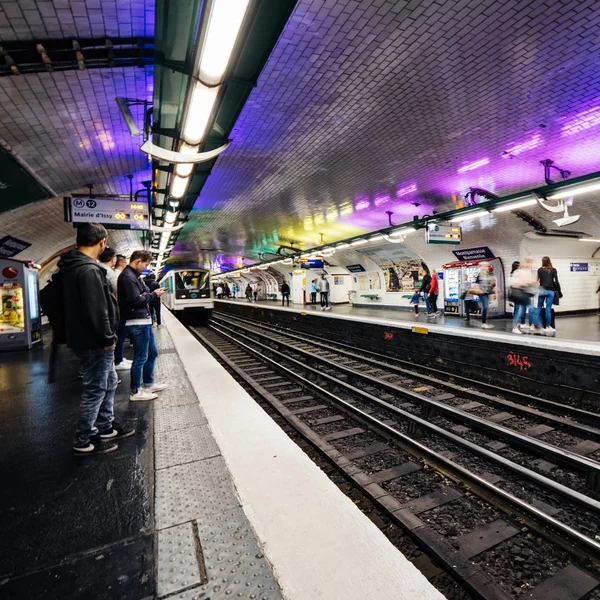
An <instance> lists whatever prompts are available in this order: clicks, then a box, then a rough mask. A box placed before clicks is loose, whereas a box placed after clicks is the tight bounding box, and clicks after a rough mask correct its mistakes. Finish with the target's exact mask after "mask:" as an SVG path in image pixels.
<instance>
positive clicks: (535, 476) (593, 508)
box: [211, 324, 600, 547]
mask: <svg viewBox="0 0 600 600" xmlns="http://www.w3.org/2000/svg"><path fill="white" fill-rule="evenodd" d="M211 327H212V328H213V329H215V331H219V332H220V333H221V334H224V333H225V332H223V331H222V329H221V328H223V329H225V330H226V332H227V333H228V334H232V335H235V336H237V337H238V338H240V337H241V338H243V339H245V340H247V341H248V342H251V343H252V344H254V345H258V346H260V347H261V348H263V349H264V350H266V351H267V352H276V351H275V350H274V349H273V348H270V347H269V346H267V345H266V344H263V343H262V342H258V341H257V340H255V339H252V338H250V337H248V336H246V335H245V334H243V333H240V332H239V330H238V331H235V330H232V329H231V328H229V327H226V326H220V327H215V326H214V325H212V324H211ZM239 343H240V345H243V346H244V347H245V348H247V346H246V345H245V344H241V342H239ZM256 354H258V353H256ZM262 356H263V355H261V357H262ZM282 358H283V359H285V360H286V361H288V362H291V363H292V364H294V365H296V366H297V367H299V368H300V369H304V370H306V371H309V372H310V373H311V374H313V375H314V376H315V377H317V378H321V379H324V380H326V381H328V382H329V383H330V384H332V385H334V386H338V387H341V388H344V389H345V390H347V391H349V392H351V393H353V394H356V395H358V396H360V397H361V398H362V399H364V400H365V401H367V402H368V403H371V404H376V405H377V406H379V407H380V408H382V409H384V410H386V411H387V412H390V413H392V414H395V415H397V416H399V417H402V418H403V419H405V420H408V421H409V422H412V423H414V424H415V425H417V426H420V427H422V428H423V429H425V430H427V431H430V432H432V433H434V434H436V435H438V436H441V437H444V438H445V439H447V440H450V441H451V442H453V443H454V444H456V445H458V446H461V447H463V448H466V449H468V450H470V451H471V452H474V453H475V454H478V455H479V456H482V457H484V458H486V459H488V460H490V461H492V462H495V463H496V464H498V465H500V466H501V467H503V468H506V469H508V470H510V471H513V472H515V473H518V474H519V475H520V476H522V477H525V478H527V479H529V480H530V481H533V482H535V483H537V484H539V485H541V486H543V487H545V488H546V489H548V490H550V491H552V492H553V493H556V494H558V495H560V496H561V497H563V498H565V499H566V500H568V501H570V502H573V503H575V504H578V505H580V506H582V507H583V508H585V509H586V510H589V511H590V512H593V513H597V514H600V502H599V501H597V500H594V499H593V498H590V497H589V496H586V495H585V494H582V493H580V492H577V491H576V490H572V489H570V488H568V487H566V486H565V485H562V484H561V483H558V482H556V481H553V480H552V479H549V478H548V477H545V476H544V475H541V474H539V473H536V472H535V471H531V470H530V469H527V468H526V467H523V466H522V465H519V464H518V463H515V462H513V461H511V460H510V459H507V458H504V457H503V456H500V455H498V454H495V453H494V452H492V451H491V450H487V449H486V448H482V447H481V446H478V445H477V444H474V443H473V442H469V441H468V440H465V439H464V438H462V437H460V436H458V435H456V434H454V433H452V432H450V431H448V430H446V429H444V428H442V427H439V426H438V425H434V424H433V423H430V422H428V421H426V420H425V419H422V418H421V417H418V416H416V415H413V414H412V413H409V412H407V411H405V410H402V409H401V408H398V407H396V406H394V405H393V404H389V403H388V402H386V401H385V400H381V399H380V398H377V397H376V396H373V395H372V394H370V393H368V392H365V391H364V390H360V389H358V388H356V387H355V386H354V385H352V384H350V383H348V382H345V381H343V380H340V379H337V378H336V377H333V376H332V375H328V374H327V373H323V372H321V371H319V370H318V369H315V368H313V367H311V366H310V365H307V364H305V363H303V362H301V361H299V360H297V359H295V358H292V357H290V356H284V357H281V356H279V357H278V361H275V360H272V359H269V362H271V363H272V364H274V365H278V367H280V368H281V369H285V372H286V375H287V374H288V372H290V370H289V369H287V368H286V367H283V366H282V365H281V360H282ZM292 373H293V372H292ZM294 377H295V378H296V379H297V380H298V381H300V382H302V383H303V384H304V385H305V386H309V387H310V386H312V385H313V382H311V381H310V380H307V379H306V378H304V377H303V376H301V375H298V374H294ZM317 388H318V391H321V390H322V389H323V388H321V387H320V386H317ZM328 393H329V392H328ZM332 397H335V398H337V396H334V395H333V394H332ZM344 402H345V401H344ZM346 404H348V403H346ZM394 431H397V430H394ZM398 433H399V434H401V432H398ZM401 435H404V434H401ZM407 439H411V440H412V438H407ZM415 443H416V442H415ZM599 547H600V546H599Z"/></svg>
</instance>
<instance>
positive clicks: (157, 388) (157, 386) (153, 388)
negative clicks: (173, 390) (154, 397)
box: [144, 383, 169, 393]
mask: <svg viewBox="0 0 600 600" xmlns="http://www.w3.org/2000/svg"><path fill="white" fill-rule="evenodd" d="M168 387H169V386H168V385H167V384H166V383H153V384H152V385H149V386H147V387H144V390H145V391H146V392H151V393H154V392H162V391H163V390H166V389H167V388H168Z"/></svg>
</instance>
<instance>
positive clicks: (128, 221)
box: [64, 197, 150, 229]
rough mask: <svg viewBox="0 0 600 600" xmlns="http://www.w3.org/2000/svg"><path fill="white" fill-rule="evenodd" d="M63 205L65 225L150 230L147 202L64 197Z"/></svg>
mask: <svg viewBox="0 0 600 600" xmlns="http://www.w3.org/2000/svg"><path fill="white" fill-rule="evenodd" d="M64 203H65V221H67V223H101V224H102V225H104V227H106V228H107V229H150V219H149V207H148V203H147V202H141V201H139V200H135V201H134V202H131V201H129V200H122V199H118V198H71V197H66V198H65V199H64Z"/></svg>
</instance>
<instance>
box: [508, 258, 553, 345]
mask: <svg viewBox="0 0 600 600" xmlns="http://www.w3.org/2000/svg"><path fill="white" fill-rule="evenodd" d="M531 264H532V263H531V260H529V259H526V260H524V261H523V262H520V261H515V262H514V263H513V264H512V269H511V273H510V275H511V282H510V290H509V294H508V299H509V300H510V301H511V302H512V303H513V305H514V313H513V329H512V331H513V333H516V334H522V333H534V334H538V335H539V334H547V335H552V334H553V333H554V331H555V329H554V320H553V313H554V311H553V309H552V306H553V305H555V304H558V303H559V302H560V298H562V290H561V289H560V282H559V281H558V272H557V271H556V269H555V268H554V267H553V266H552V261H551V260H550V258H549V257H548V256H544V257H543V258H542V265H541V267H540V268H539V269H538V270H537V281H535V280H534V277H533V275H532V269H531ZM536 283H537V285H536ZM536 293H537V296H538V300H537V307H536V308H533V298H534V296H535V295H536ZM527 317H528V320H529V323H526V320H527Z"/></svg>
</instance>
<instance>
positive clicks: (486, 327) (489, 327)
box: [481, 323, 494, 329]
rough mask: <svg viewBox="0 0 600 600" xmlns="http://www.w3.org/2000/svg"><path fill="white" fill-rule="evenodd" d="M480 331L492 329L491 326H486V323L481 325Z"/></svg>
mask: <svg viewBox="0 0 600 600" xmlns="http://www.w3.org/2000/svg"><path fill="white" fill-rule="evenodd" d="M481 329H494V326H493V325H488V324H487V323H483V325H482V326H481Z"/></svg>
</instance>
